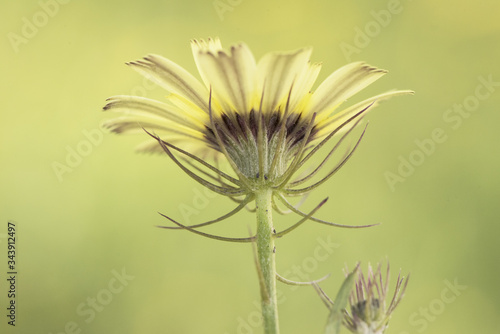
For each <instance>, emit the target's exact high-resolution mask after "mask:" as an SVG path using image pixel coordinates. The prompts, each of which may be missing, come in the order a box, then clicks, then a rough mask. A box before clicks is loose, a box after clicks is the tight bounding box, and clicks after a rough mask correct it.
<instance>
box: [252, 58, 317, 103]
mask: <svg viewBox="0 0 500 334" xmlns="http://www.w3.org/2000/svg"><path fill="white" fill-rule="evenodd" d="M311 52H312V49H311V48H304V49H300V50H297V51H292V52H273V53H268V54H266V55H265V56H264V57H262V59H261V60H260V61H259V63H258V64H257V73H258V86H257V87H258V89H259V91H263V101H262V110H263V112H264V113H270V112H272V111H274V110H275V109H276V108H277V107H278V105H280V104H284V101H286V98H287V96H288V94H289V93H290V89H291V88H292V85H293V84H294V82H295V81H296V80H297V78H298V77H299V76H300V75H301V74H303V73H307V72H308V70H307V69H308V66H309V58H310V56H311ZM310 74H313V73H310ZM304 85H305V83H304ZM294 89H295V88H294ZM292 92H293V90H292Z"/></svg>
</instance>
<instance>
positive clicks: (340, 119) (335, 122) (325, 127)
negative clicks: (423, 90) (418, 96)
mask: <svg viewBox="0 0 500 334" xmlns="http://www.w3.org/2000/svg"><path fill="white" fill-rule="evenodd" d="M413 93H414V92H413V91H411V90H397V91H390V92H386V93H383V94H380V95H377V96H373V97H370V98H368V99H366V100H364V101H361V102H359V103H356V104H354V105H352V106H350V107H348V108H346V109H344V110H342V111H340V112H337V113H334V114H333V115H330V116H329V117H327V118H326V119H325V120H324V121H322V122H320V123H319V124H318V126H317V130H318V133H317V135H318V137H321V136H323V135H326V134H328V133H330V132H332V131H333V130H335V129H336V128H337V127H339V126H340V125H341V124H342V123H344V122H345V121H347V120H348V119H349V118H351V117H352V116H354V115H356V113H358V112H360V111H361V110H363V109H365V108H366V107H368V106H369V105H370V104H373V105H372V106H371V108H370V109H372V108H373V107H375V106H376V105H377V104H378V103H380V102H382V101H384V100H387V99H389V98H391V97H394V96H401V95H411V94H413Z"/></svg>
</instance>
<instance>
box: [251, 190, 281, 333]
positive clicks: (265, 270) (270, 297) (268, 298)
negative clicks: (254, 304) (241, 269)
mask: <svg viewBox="0 0 500 334" xmlns="http://www.w3.org/2000/svg"><path fill="white" fill-rule="evenodd" d="M271 199H272V190H271V189H268V188H267V189H262V190H258V191H256V192H255V204H256V206H257V258H258V264H259V268H258V270H259V271H260V272H259V281H260V295H261V299H262V317H263V318H264V333H265V334H279V325H278V305H277V299H276V261H275V248H274V239H275V230H274V227H273V217H272V203H271Z"/></svg>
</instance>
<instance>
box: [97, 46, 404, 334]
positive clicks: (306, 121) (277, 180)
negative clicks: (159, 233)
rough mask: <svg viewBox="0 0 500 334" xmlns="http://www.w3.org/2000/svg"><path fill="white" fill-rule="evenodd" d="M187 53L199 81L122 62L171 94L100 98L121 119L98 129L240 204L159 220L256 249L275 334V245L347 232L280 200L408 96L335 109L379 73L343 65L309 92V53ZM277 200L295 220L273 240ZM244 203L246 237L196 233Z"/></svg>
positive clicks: (312, 67) (154, 62)
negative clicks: (306, 232)
mask: <svg viewBox="0 0 500 334" xmlns="http://www.w3.org/2000/svg"><path fill="white" fill-rule="evenodd" d="M191 46H192V50H193V56H194V60H195V62H196V65H197V67H198V71H199V73H200V77H201V79H202V82H200V81H199V80H198V79H196V78H195V77H193V76H192V75H191V74H190V73H188V72H187V71H186V70H185V69H183V68H182V67H180V66H179V65H177V64H175V63H174V62H172V61H170V60H168V59H165V58H163V57H161V56H158V55H148V56H146V57H144V58H143V59H141V60H137V61H133V62H130V63H128V65H129V66H131V67H132V68H133V69H135V70H137V71H139V72H140V73H141V74H143V75H145V76H146V77H147V78H149V79H150V80H152V81H154V82H156V83H157V84H158V85H159V86H161V87H162V88H164V89H165V90H166V91H168V92H169V93H170V94H169V95H168V96H167V97H166V99H165V101H163V102H161V101H156V100H152V99H148V98H144V97H137V96H123V95H120V96H113V97H111V98H109V99H108V103H107V104H106V106H105V107H104V110H106V111H111V112H118V113H120V114H121V116H120V117H117V118H113V119H111V120H109V121H107V122H106V123H105V127H107V128H109V129H111V131H113V132H116V133H136V132H143V131H146V132H147V133H148V134H149V135H150V136H151V137H152V139H151V140H150V141H149V142H146V143H144V144H142V145H141V146H140V147H139V150H140V151H145V152H165V153H166V154H167V155H168V156H169V157H170V158H171V159H172V160H173V161H174V162H175V163H176V164H177V165H178V166H179V167H180V168H181V169H182V170H183V171H184V172H186V173H187V174H188V175H189V176H190V177H191V178H193V179H194V180H196V181H197V182H199V183H200V184H202V185H204V186H205V187H207V188H209V189H211V190H213V191H214V192H216V193H219V194H222V195H225V196H228V197H229V198H231V199H233V200H234V201H236V202H237V203H239V204H238V205H237V207H236V208H235V209H233V210H232V211H231V212H229V213H227V214H225V215H223V216H221V217H219V218H217V219H213V220H210V221H207V222H205V223H201V224H197V225H191V226H185V225H183V224H181V223H179V222H177V221H175V220H174V219H172V218H170V217H167V216H165V215H164V217H166V218H168V219H169V220H170V221H172V222H173V223H175V224H176V225H177V227H164V228H182V229H186V230H188V231H191V232H193V233H196V234H199V235H202V236H205V237H209V238H213V239H218V240H224V241H231V242H255V245H256V264H257V268H258V273H259V283H260V288H261V289H260V291H261V299H262V315H263V318H264V328H265V333H266V334H276V333H279V327H278V313H277V297H276V269H275V268H276V267H275V255H274V253H275V246H274V241H275V239H276V238H278V237H281V236H283V235H285V234H286V233H289V232H290V231H292V230H294V229H295V228H297V227H298V226H299V225H301V224H302V223H303V222H305V221H306V220H313V221H316V222H320V223H323V224H328V225H334V226H342V227H350V226H345V225H338V224H334V223H330V222H327V221H324V220H320V219H317V218H315V217H313V214H314V213H315V212H316V210H318V209H319V207H320V206H321V205H322V204H323V203H324V202H325V201H326V200H325V201H323V202H321V203H320V204H319V205H318V206H317V207H316V208H315V209H314V210H313V211H312V212H310V213H309V214H306V213H304V212H302V211H300V210H299V209H298V208H297V207H295V206H293V205H292V204H290V203H289V202H288V201H287V199H286V197H287V196H301V195H306V194H307V193H308V192H310V191H312V190H314V189H316V188H317V187H318V186H320V185H321V184H323V183H324V182H325V181H326V180H328V179H329V178H330V177H331V176H332V175H333V174H335V172H336V171H337V170H339V168H340V167H342V166H343V165H344V163H345V162H346V161H347V160H348V159H349V157H350V156H351V155H352V154H353V152H354V150H355V149H356V147H357V146H358V144H359V140H361V137H360V139H359V140H358V142H357V143H356V144H355V145H354V147H353V148H351V149H350V150H347V151H346V152H345V154H344V156H343V157H342V158H341V159H340V161H338V162H337V163H336V164H334V165H333V166H332V167H331V168H330V169H329V170H328V171H327V172H326V173H325V174H324V175H322V177H320V178H319V180H314V179H315V178H314V176H315V175H318V173H319V172H320V171H322V169H323V167H324V166H326V165H327V162H328V160H329V159H330V157H331V156H332V155H333V153H334V152H335V151H336V150H337V148H338V147H340V146H339V145H340V144H341V143H342V141H343V140H344V139H345V138H346V136H347V135H348V134H349V133H350V132H351V131H352V130H353V129H354V128H355V127H356V125H357V124H358V123H359V122H360V120H361V119H362V117H363V116H364V115H365V114H366V112H367V111H368V110H369V109H371V108H373V107H374V105H375V104H376V103H378V102H380V101H382V100H385V99H387V98H389V97H392V96H397V95H405V94H410V93H412V92H411V91H392V92H388V93H384V94H380V95H378V96H374V97H372V98H369V99H366V100H364V101H362V102H359V103H357V104H354V105H352V106H350V107H347V108H344V109H340V106H341V105H342V104H343V103H344V102H345V101H346V100H347V99H349V98H350V97H351V96H352V95H354V94H356V93H357V92H359V91H360V90H362V89H363V88H365V87H366V86H368V85H370V84H371V83H373V82H374V81H376V80H377V79H379V78H381V77H382V76H383V75H384V74H385V73H386V71H384V70H380V69H377V68H375V67H372V66H369V65H367V64H364V63H361V62H358V63H352V64H348V65H346V66H344V67H342V68H340V69H338V70H337V71H335V72H333V73H332V74H331V75H330V76H329V77H328V78H327V79H326V80H325V81H323V82H322V83H321V84H320V85H319V86H318V87H317V88H316V89H315V90H313V85H314V83H315V80H316V78H317V76H318V73H319V70H320V67H321V65H320V64H317V63H311V62H310V56H311V49H310V48H303V49H300V50H296V51H292V52H273V53H269V54H266V55H264V56H263V57H262V58H261V59H260V60H259V61H258V62H256V61H255V59H254V56H253V55H252V53H251V52H250V50H249V48H248V47H247V46H246V45H245V44H243V43H240V44H236V45H233V46H232V47H231V48H230V49H229V50H224V49H223V48H222V46H221V43H220V41H219V40H218V39H209V40H207V41H203V40H194V41H192V43H191ZM335 135H338V136H337V137H336V138H338V142H337V144H336V145H335V146H334V147H333V148H332V149H331V150H330V151H328V154H326V156H325V157H324V158H323V160H322V161H321V162H320V163H319V164H318V165H317V166H316V167H315V168H313V169H312V170H310V171H309V172H308V173H307V174H305V175H297V174H299V170H301V167H302V166H304V164H305V163H306V162H308V161H309V160H310V158H311V157H313V156H314V155H315V154H316V153H317V152H318V150H319V149H320V148H321V147H323V146H324V145H325V144H326V143H327V142H328V141H329V140H330V139H331V138H333V137H334V136H335ZM339 137H340V138H339ZM219 160H221V161H227V163H229V165H230V167H231V170H232V172H224V171H222V170H220V169H219V168H217V166H214V165H213V164H211V163H210V162H214V163H216V164H217V161H219ZM313 180H314V181H313ZM276 199H278V200H279V201H280V202H281V203H282V204H283V205H284V206H285V207H286V208H288V210H289V211H292V212H295V213H297V214H299V215H300V216H302V217H303V218H302V219H301V220H300V221H299V222H298V223H296V224H294V225H292V226H291V227H289V228H287V229H285V230H283V231H280V232H276V230H275V229H274V227H273V224H272V211H273V209H275V210H276V211H278V212H280V213H283V212H284V211H283V210H282V209H280V207H279V206H278V205H277V202H276ZM253 201H255V211H256V216H257V232H256V234H255V236H252V237H247V238H227V237H221V236H217V235H212V234H208V233H205V232H202V231H199V230H198V228H199V227H202V226H206V225H209V224H213V223H216V222H218V221H221V220H223V219H226V218H228V217H230V216H232V215H234V214H235V213H237V212H238V211H240V210H241V209H243V208H244V207H246V206H247V204H249V203H251V202H253ZM285 281H286V280H285Z"/></svg>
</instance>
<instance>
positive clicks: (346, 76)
mask: <svg viewBox="0 0 500 334" xmlns="http://www.w3.org/2000/svg"><path fill="white" fill-rule="evenodd" d="M385 73H387V71H385V70H381V69H378V68H375V67H372V66H370V65H368V64H365V63H362V62H357V63H351V64H348V65H345V66H343V67H341V68H340V69H338V70H337V71H335V72H333V73H332V74H331V75H330V76H329V77H328V78H326V80H325V81H323V83H321V85H320V86H319V87H318V89H317V90H316V91H315V92H314V94H313V96H312V97H311V101H310V105H309V108H310V112H311V113H318V114H319V113H329V112H331V111H332V110H333V109H334V108H336V107H338V106H339V105H340V104H341V103H343V102H344V101H345V100H347V99H348V98H350V97H351V96H353V95H354V94H356V93H357V92H359V91H360V90H362V89H363V88H365V87H366V86H368V85H370V84H371V83H373V82H374V81H375V80H377V79H379V78H380V77H382V76H383V75H384V74H385Z"/></svg>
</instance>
